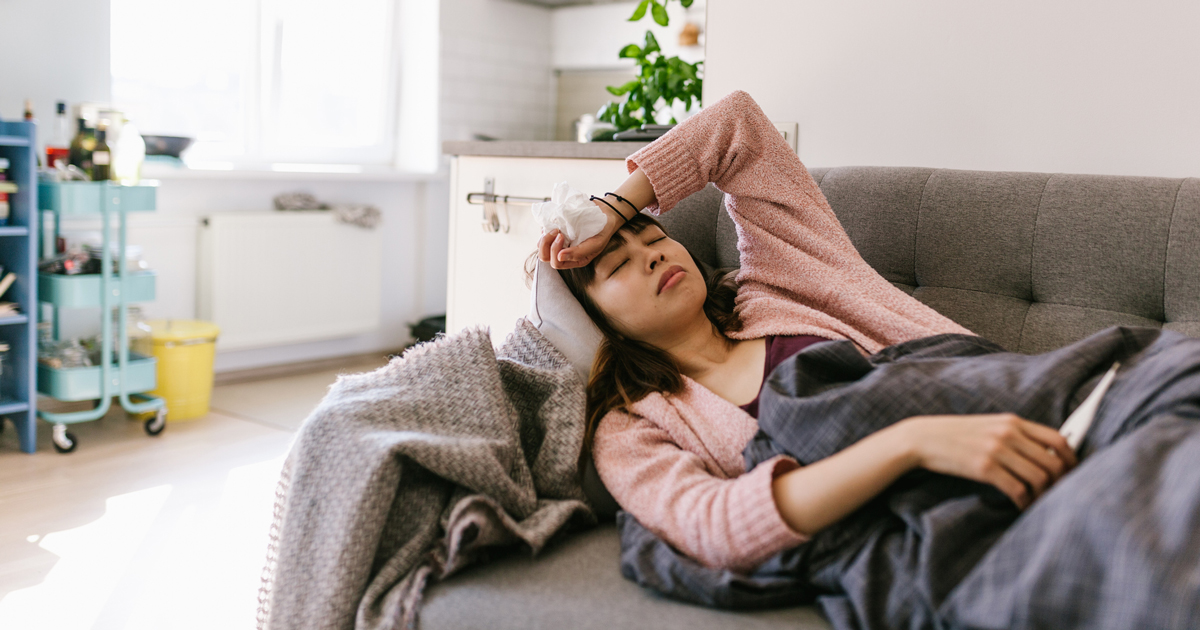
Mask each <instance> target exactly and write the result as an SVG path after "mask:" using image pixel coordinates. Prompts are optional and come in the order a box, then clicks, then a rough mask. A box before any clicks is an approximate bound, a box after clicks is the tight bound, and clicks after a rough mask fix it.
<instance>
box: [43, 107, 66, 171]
mask: <svg viewBox="0 0 1200 630" xmlns="http://www.w3.org/2000/svg"><path fill="white" fill-rule="evenodd" d="M55 111H56V116H55V120H54V138H53V139H51V140H50V142H47V143H46V166H47V167H49V168H58V167H59V163H60V162H61V163H62V165H63V166H64V167H65V166H66V165H67V164H69V163H70V160H71V148H70V147H71V122H70V119H68V118H67V104H66V103H65V102H63V101H59V102H58V104H57V106H56V110H55Z"/></svg>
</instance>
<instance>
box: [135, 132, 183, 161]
mask: <svg viewBox="0 0 1200 630" xmlns="http://www.w3.org/2000/svg"><path fill="white" fill-rule="evenodd" d="M142 140H145V141H146V155H169V156H171V157H175V158H177V157H179V154H180V153H183V152H184V151H185V150H186V149H187V148H188V147H190V146H192V139H191V138H187V137H184V136H142Z"/></svg>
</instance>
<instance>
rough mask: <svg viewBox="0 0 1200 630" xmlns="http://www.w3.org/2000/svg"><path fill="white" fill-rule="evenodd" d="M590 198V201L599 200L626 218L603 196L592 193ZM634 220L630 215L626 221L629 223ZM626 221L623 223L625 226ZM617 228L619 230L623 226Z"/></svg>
mask: <svg viewBox="0 0 1200 630" xmlns="http://www.w3.org/2000/svg"><path fill="white" fill-rule="evenodd" d="M588 199H589V200H590V201H599V202H600V203H602V204H604V205H606V206H608V207H609V208H610V209H611V210H612V211H613V212H616V213H617V216H619V217H621V218H622V219H625V215H624V214H622V213H621V211H620V210H617V209H616V208H615V207H613V205H612V204H611V203H608V202H607V201H605V200H604V198H603V197H597V196H596V195H592V196H591V197H589V198H588ZM632 220H633V217H629V218H628V219H625V223H629V222H630V221H632ZM625 223H622V224H621V227H625ZM617 229H618V230H619V229H621V228H617Z"/></svg>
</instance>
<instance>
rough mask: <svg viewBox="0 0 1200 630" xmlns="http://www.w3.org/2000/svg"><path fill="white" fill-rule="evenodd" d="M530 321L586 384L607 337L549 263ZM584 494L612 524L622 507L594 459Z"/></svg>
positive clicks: (541, 269)
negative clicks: (610, 492) (603, 479)
mask: <svg viewBox="0 0 1200 630" xmlns="http://www.w3.org/2000/svg"><path fill="white" fill-rule="evenodd" d="M529 321H530V322H531V323H533V325H534V326H536V327H537V329H538V330H539V331H540V332H541V333H542V335H544V336H545V337H546V339H547V340H549V341H550V343H551V344H553V345H554V347H555V348H557V349H558V351H559V352H561V353H562V354H563V356H565V357H566V358H567V361H570V362H571V365H572V366H573V367H574V368H575V371H576V372H577V373H578V374H579V378H581V379H583V382H584V383H587V382H588V377H589V376H590V375H591V372H592V361H593V360H594V359H595V358H596V349H597V348H599V347H600V340H601V339H603V337H604V335H602V334H601V333H600V329H599V328H596V325H595V324H593V323H592V320H591V318H589V317H588V316H587V313H585V312H584V310H583V306H581V305H580V304H579V300H576V299H575V296H574V295H571V290H570V289H568V288H567V283H566V282H563V279H562V276H560V275H558V271H556V270H555V269H554V268H553V267H551V266H550V264H549V263H544V262H542V261H541V260H539V261H537V271H536V272H534V276H533V291H532V292H531V293H530V296H529ZM582 482H583V494H584V495H585V496H586V497H587V499H588V502H589V503H590V504H591V506H592V510H593V511H595V512H596V516H597V517H598V518H600V519H601V520H612V518H613V515H615V514H616V513H617V510H618V509H620V506H618V505H617V502H616V501H615V500H613V498H612V495H611V494H609V493H608V489H607V488H605V487H604V482H602V481H600V475H599V474H597V473H596V466H595V464H594V463H593V462H592V458H591V457H590V456H589V457H586V458H585V463H584V468H583V480H582Z"/></svg>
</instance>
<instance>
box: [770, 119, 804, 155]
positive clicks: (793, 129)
mask: <svg viewBox="0 0 1200 630" xmlns="http://www.w3.org/2000/svg"><path fill="white" fill-rule="evenodd" d="M772 124H773V125H775V129H777V130H778V131H779V135H781V136H783V139H784V140H785V141H786V142H787V143H788V144H789V145H791V147H792V150H793V151H795V152H796V153H797V154H799V153H800V123H794V122H773V123H772Z"/></svg>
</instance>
